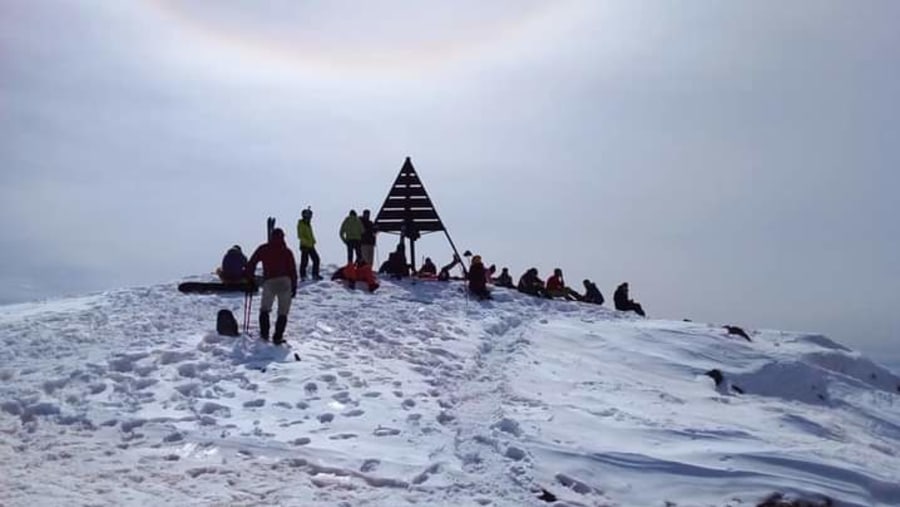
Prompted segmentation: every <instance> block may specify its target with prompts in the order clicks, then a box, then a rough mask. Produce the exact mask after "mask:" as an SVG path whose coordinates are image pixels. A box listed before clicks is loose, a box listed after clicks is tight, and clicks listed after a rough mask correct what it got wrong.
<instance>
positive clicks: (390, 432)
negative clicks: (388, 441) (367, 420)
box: [372, 426, 400, 437]
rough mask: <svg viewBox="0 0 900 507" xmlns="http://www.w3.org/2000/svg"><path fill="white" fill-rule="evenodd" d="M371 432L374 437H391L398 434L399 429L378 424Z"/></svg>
mask: <svg viewBox="0 0 900 507" xmlns="http://www.w3.org/2000/svg"><path fill="white" fill-rule="evenodd" d="M372 434H373V435H375V436H376V437H392V436H394V435H399V434H400V430H398V429H394V428H384V427H380V426H379V427H378V428H375V431H373V432H372Z"/></svg>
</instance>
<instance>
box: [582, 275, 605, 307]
mask: <svg viewBox="0 0 900 507" xmlns="http://www.w3.org/2000/svg"><path fill="white" fill-rule="evenodd" d="M581 300H582V301H584V302H585V303H593V304H595V305H602V304H603V302H604V301H606V300H605V299H603V294H602V293H601V292H600V289H598V288H597V284H595V283H594V282H592V281H590V280H587V279H585V280H584V296H581Z"/></svg>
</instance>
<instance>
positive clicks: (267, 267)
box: [247, 229, 297, 345]
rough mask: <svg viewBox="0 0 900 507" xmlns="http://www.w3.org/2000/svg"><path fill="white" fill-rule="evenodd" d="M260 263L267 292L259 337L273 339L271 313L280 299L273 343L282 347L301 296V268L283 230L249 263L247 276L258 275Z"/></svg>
mask: <svg viewBox="0 0 900 507" xmlns="http://www.w3.org/2000/svg"><path fill="white" fill-rule="evenodd" d="M260 262H262V265H263V284H262V289H263V293H262V302H261V303H260V309H259V335H260V338H262V339H263V340H268V339H269V312H271V311H272V305H273V303H274V302H275V299H278V319H277V320H276V321H275V334H273V335H272V343H275V344H276V345H278V344H281V343H283V342H284V328H285V327H287V315H288V311H290V309H291V299H292V298H294V296H296V295H297V265H296V263H295V262H294V254H293V253H291V249H290V248H288V246H287V244H286V243H285V242H284V231H283V230H281V229H275V230H273V231H272V237H271V238H269V241H268V242H267V243H263V244H262V245H260V246H259V247H258V248H257V249H256V251H255V252H253V255H252V256H250V260H249V261H247V276H249V277H251V278H252V277H253V276H254V273H255V272H256V265H257V264H259V263H260Z"/></svg>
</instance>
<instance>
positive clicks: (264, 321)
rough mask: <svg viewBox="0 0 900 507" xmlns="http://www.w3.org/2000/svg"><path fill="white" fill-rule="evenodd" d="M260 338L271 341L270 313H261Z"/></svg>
mask: <svg viewBox="0 0 900 507" xmlns="http://www.w3.org/2000/svg"><path fill="white" fill-rule="evenodd" d="M259 337H260V338H262V339H263V340H266V341H268V340H269V312H259Z"/></svg>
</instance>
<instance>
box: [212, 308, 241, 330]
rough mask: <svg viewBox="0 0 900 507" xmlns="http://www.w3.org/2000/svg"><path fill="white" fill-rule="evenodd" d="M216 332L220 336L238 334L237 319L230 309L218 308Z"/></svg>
mask: <svg viewBox="0 0 900 507" xmlns="http://www.w3.org/2000/svg"><path fill="white" fill-rule="evenodd" d="M216 332H217V333H219V334H220V335H222V336H240V333H239V332H238V323H237V320H236V319H235V318H234V314H233V313H231V310H219V314H218V315H217V316H216Z"/></svg>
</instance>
